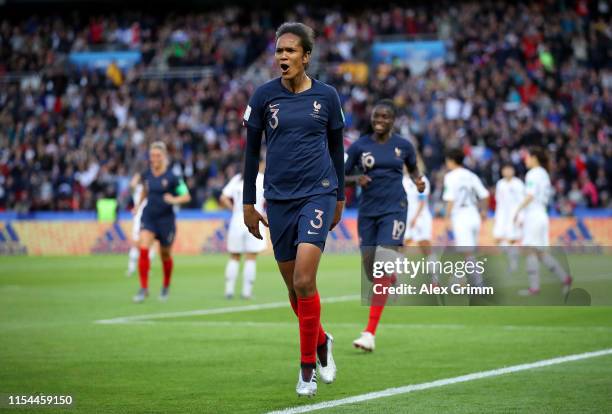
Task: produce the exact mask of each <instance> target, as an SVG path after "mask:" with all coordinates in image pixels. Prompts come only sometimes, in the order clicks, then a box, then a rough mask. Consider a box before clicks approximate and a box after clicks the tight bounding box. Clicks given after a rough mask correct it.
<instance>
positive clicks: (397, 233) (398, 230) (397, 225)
mask: <svg viewBox="0 0 612 414" xmlns="http://www.w3.org/2000/svg"><path fill="white" fill-rule="evenodd" d="M404 230H406V223H404V222H403V221H401V220H393V231H392V232H391V237H392V238H393V240H400V238H402V237H403V236H404Z"/></svg>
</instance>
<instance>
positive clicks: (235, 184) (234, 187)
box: [222, 173, 265, 221]
mask: <svg viewBox="0 0 612 414" xmlns="http://www.w3.org/2000/svg"><path fill="white" fill-rule="evenodd" d="M242 185H243V180H242V174H236V175H235V176H233V177H232V179H231V180H230V181H229V182H228V183H227V185H226V186H225V187H224V188H223V191H222V194H223V195H224V196H226V197H230V198H231V199H232V200H233V202H234V208H233V210H232V219H233V220H240V221H242V220H243V219H242V217H243V212H242ZM255 188H256V191H257V193H256V194H257V195H256V200H255V209H256V210H257V211H259V212H260V213H263V211H264V201H265V200H264V196H263V193H264V189H263V174H261V173H260V174H257V179H256V180H255Z"/></svg>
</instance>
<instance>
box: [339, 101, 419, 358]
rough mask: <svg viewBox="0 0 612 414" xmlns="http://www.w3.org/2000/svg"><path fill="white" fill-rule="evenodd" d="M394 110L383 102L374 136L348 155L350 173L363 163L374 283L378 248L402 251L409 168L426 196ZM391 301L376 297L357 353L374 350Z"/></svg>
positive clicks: (361, 220)
mask: <svg viewBox="0 0 612 414" xmlns="http://www.w3.org/2000/svg"><path fill="white" fill-rule="evenodd" d="M394 122H395V106H394V105H393V102H392V101H390V100H388V99H384V100H382V101H379V102H378V103H377V104H376V105H375V106H374V110H373V111H372V116H371V123H372V129H373V131H374V132H373V133H372V134H369V135H364V136H362V137H361V138H359V139H358V140H357V141H355V143H353V145H351V147H350V148H349V149H348V151H347V155H348V157H347V160H346V164H345V169H344V171H345V173H346V174H347V175H348V174H350V173H351V172H352V170H353V168H354V167H355V166H357V165H358V163H359V162H360V164H361V165H360V166H359V167H360V169H361V171H362V173H363V174H362V175H360V176H359V177H358V178H357V181H358V183H359V185H360V186H361V187H362V188H363V193H362V196H361V200H360V203H359V216H358V219H357V230H358V232H359V240H360V246H361V256H362V262H363V267H364V269H365V272H366V274H367V275H368V278H369V279H370V280H372V266H373V261H374V254H375V252H376V250H377V247H380V248H383V249H387V250H392V251H398V250H399V249H400V248H401V246H402V245H403V242H404V231H405V230H406V217H407V203H406V192H405V191H404V187H403V184H402V178H403V168H404V165H405V166H406V167H407V168H408V172H409V174H410V176H411V178H412V180H414V182H415V185H416V187H417V189H418V191H419V192H420V193H422V192H423V191H424V190H425V182H424V181H423V179H422V177H421V174H420V172H419V169H418V167H417V162H416V152H415V150H414V147H413V146H412V144H411V143H410V141H408V140H407V139H404V138H402V137H401V136H399V135H396V134H394V133H393V124H394ZM381 283H382V284H383V286H385V285H387V286H388V285H390V284H392V276H391V275H388V276H386V277H383V278H382V279H381ZM386 301H387V295H386V294H379V295H374V296H373V297H372V301H371V305H370V317H369V320H368V325H367V327H366V329H365V331H364V332H362V333H361V336H360V337H359V338H357V339H356V340H355V341H353V345H354V346H355V347H356V348H361V349H363V350H365V351H369V352H371V351H373V350H374V335H375V334H376V328H377V326H378V322H379V320H380V317H381V315H382V311H383V308H384V306H385V303H386Z"/></svg>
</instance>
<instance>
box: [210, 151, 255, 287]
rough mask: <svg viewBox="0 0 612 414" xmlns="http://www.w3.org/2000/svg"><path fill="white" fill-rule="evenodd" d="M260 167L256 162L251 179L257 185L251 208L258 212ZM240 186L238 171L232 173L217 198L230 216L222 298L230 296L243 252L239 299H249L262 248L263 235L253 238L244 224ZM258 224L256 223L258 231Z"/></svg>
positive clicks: (241, 185)
mask: <svg viewBox="0 0 612 414" xmlns="http://www.w3.org/2000/svg"><path fill="white" fill-rule="evenodd" d="M264 166H265V165H264V163H263V162H262V163H260V165H259V171H260V174H257V180H256V181H255V186H256V188H257V194H256V203H255V208H256V209H257V211H258V212H262V211H263V207H264V201H265V200H264V196H263V191H264V190H263V168H264ZM242 187H244V182H243V179H242V174H236V175H235V176H233V177H232V179H231V180H230V181H229V182H228V183H227V185H226V186H225V187H224V188H223V191H222V193H221V198H220V201H221V205H222V206H223V207H225V208H227V209H229V210H231V211H232V218H231V220H230V224H229V229H228V231H227V251H228V252H229V254H230V259H229V261H228V262H227V265H226V266H225V297H226V298H227V299H232V298H233V297H234V287H235V285H236V279H237V278H238V271H239V270H240V256H242V255H243V254H244V257H245V260H244V269H243V275H242V295H241V296H242V298H243V299H251V296H252V295H253V284H254V283H255V277H256V273H257V264H256V263H257V262H256V261H257V254H258V253H260V252H262V251H263V250H265V249H266V240H265V237H264V238H263V239H262V240H259V239H256V238H255V236H253V235H252V234H251V233H249V229H248V228H246V226H245V225H244V215H243V213H242ZM262 227H263V226H260V231H261V230H262ZM260 234H261V232H260ZM262 236H263V234H262Z"/></svg>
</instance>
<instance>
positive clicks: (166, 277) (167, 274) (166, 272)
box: [162, 257, 174, 288]
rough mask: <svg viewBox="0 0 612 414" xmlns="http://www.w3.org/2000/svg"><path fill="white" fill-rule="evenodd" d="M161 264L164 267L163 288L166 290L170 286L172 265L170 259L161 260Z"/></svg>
mask: <svg viewBox="0 0 612 414" xmlns="http://www.w3.org/2000/svg"><path fill="white" fill-rule="evenodd" d="M162 264H163V266H164V287H165V288H167V287H168V286H170V278H171V277H172V265H173V264H174V262H173V261H172V257H169V258H167V259H166V260H163V261H162Z"/></svg>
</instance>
